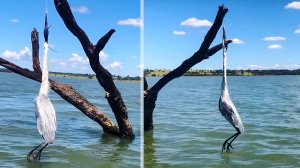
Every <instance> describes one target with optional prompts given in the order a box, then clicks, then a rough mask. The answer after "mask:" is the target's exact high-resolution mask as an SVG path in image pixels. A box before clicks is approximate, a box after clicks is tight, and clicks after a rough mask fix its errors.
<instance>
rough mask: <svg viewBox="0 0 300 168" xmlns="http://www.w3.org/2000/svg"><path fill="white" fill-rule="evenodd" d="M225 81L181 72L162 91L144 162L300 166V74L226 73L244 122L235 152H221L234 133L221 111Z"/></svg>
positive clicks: (158, 164)
mask: <svg viewBox="0 0 300 168" xmlns="http://www.w3.org/2000/svg"><path fill="white" fill-rule="evenodd" d="M158 79H159V78H148V84H149V86H150V87H151V86H153V84H154V82H156V81H157V80H158ZM221 80H222V78H221V77H181V78H178V79H175V80H173V81H171V82H170V83H169V84H167V85H166V86H165V87H164V88H163V89H162V90H161V91H160V93H159V95H158V100H157V102H156V108H155V111H154V130H153V131H147V132H145V144H146V145H145V149H144V150H145V167H149V168H150V167H153V168H163V167H175V168H177V167H178V168H184V167H187V168H193V167H195V168H198V167H201V168H202V167H209V168H211V167H220V168H221V167H222V168H223V167H226V168H227V167H228V168H235V167H236V168H240V167H247V168H248V167H255V168H267V167H272V168H275V167H276V168H283V167H284V168H292V167H300V76H257V77H228V83H229V93H230V96H231V99H232V101H233V102H234V104H235V105H236V107H237V110H238V112H239V114H240V116H241V118H242V121H243V124H244V126H245V133H244V134H243V135H242V136H239V137H238V138H237V139H236V140H235V141H234V142H233V147H234V149H233V150H232V152H231V153H226V152H224V153H222V152H221V148H222V144H223V142H224V141H225V139H227V138H229V137H230V136H231V135H233V134H234V133H235V132H236V131H235V129H234V128H233V127H232V126H231V125H230V124H229V123H228V122H227V121H226V120H225V118H224V117H223V116H222V115H221V113H220V112H219V110H218V100H219V96H220V86H221Z"/></svg>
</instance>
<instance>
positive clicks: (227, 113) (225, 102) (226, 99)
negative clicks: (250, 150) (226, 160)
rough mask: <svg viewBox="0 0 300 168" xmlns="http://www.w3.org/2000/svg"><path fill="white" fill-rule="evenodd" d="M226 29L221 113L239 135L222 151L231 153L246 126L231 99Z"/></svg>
mask: <svg viewBox="0 0 300 168" xmlns="http://www.w3.org/2000/svg"><path fill="white" fill-rule="evenodd" d="M225 40H226V35H225V29H224V27H223V38H222V46H223V81H222V86H221V96H220V99H219V111H220V112H221V114H222V116H224V117H225V119H226V120H227V121H228V122H229V123H230V124H231V125H232V126H233V127H234V128H235V129H236V131H237V133H235V134H234V135H233V136H231V137H229V138H228V139H227V140H225V142H224V143H223V147H222V151H224V150H226V151H227V152H230V148H232V149H233V147H232V145H231V144H232V142H233V141H234V140H235V139H236V137H237V136H239V135H240V134H241V133H243V132H244V126H243V123H242V120H241V118H240V116H239V113H238V112H237V110H236V108H235V106H234V104H233V102H232V101H231V99H230V96H229V92H228V87H227V74H226V71H227V58H226V57H227V53H226V51H227V46H225Z"/></svg>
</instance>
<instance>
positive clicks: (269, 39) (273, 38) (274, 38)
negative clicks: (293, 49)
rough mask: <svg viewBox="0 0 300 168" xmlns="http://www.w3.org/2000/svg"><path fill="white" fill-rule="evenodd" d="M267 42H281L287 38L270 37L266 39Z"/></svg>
mask: <svg viewBox="0 0 300 168" xmlns="http://www.w3.org/2000/svg"><path fill="white" fill-rule="evenodd" d="M264 40H265V41H281V40H286V38H285V37H280V36H269V37H265V38H264Z"/></svg>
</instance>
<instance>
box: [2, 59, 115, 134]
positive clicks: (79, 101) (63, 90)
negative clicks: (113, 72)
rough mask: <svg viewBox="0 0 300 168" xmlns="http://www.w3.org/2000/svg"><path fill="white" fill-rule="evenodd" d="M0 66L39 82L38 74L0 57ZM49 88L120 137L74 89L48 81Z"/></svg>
mask: <svg viewBox="0 0 300 168" xmlns="http://www.w3.org/2000/svg"><path fill="white" fill-rule="evenodd" d="M0 65H1V66H3V67H5V68H7V69H9V70H11V71H13V72H15V73H17V74H19V75H22V76H24V77H27V78H29V79H32V80H35V81H38V82H41V80H42V76H41V74H40V73H36V72H32V71H30V70H28V69H24V68H21V67H19V66H17V65H15V64H13V63H11V62H9V61H7V60H5V59H3V58H1V57H0ZM49 82H50V88H51V89H52V90H53V91H55V92H56V93H57V94H58V95H59V96H60V97H62V98H63V99H64V100H66V101H67V102H69V103H70V104H72V105H73V106H75V107H76V108H78V109H79V110H80V111H81V112H82V113H84V114H85V115H86V116H88V117H89V118H90V119H92V120H94V121H96V122H97V123H98V124H99V125H101V126H102V128H103V131H104V132H107V133H110V134H113V135H118V136H119V135H120V132H119V130H118V128H117V127H116V126H115V125H114V124H113V122H112V121H111V120H110V119H109V118H108V117H106V115H105V114H104V113H102V112H101V111H99V110H98V109H97V108H96V107H95V106H94V105H93V104H91V103H90V102H89V101H88V100H86V99H85V98H84V97H83V96H81V95H80V94H79V93H78V92H76V90H75V89H73V88H72V87H71V86H69V85H67V84H60V83H58V82H55V81H53V80H49Z"/></svg>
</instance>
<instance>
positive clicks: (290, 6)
mask: <svg viewBox="0 0 300 168" xmlns="http://www.w3.org/2000/svg"><path fill="white" fill-rule="evenodd" d="M285 8H286V9H300V2H298V1H294V2H291V3H289V4H287V5H286V6H285Z"/></svg>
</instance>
